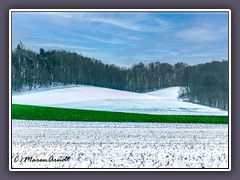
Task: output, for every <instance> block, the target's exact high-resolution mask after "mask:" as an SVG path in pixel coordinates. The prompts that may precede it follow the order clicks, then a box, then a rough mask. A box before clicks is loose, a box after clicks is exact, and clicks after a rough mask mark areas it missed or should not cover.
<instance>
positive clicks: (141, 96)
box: [12, 86, 228, 116]
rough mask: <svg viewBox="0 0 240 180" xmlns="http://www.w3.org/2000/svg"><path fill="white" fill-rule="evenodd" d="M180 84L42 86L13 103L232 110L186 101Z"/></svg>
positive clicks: (114, 108) (163, 111) (112, 108)
mask: <svg viewBox="0 0 240 180" xmlns="http://www.w3.org/2000/svg"><path fill="white" fill-rule="evenodd" d="M179 89H180V87H171V88H165V89H162V90H157V91H153V92H148V93H134V92H128V91H121V90H115V89H110V88H102V87H96V86H77V87H65V88H64V87H63V88H55V89H48V90H45V89H40V90H39V91H29V92H28V93H20V94H14V95H13V96H12V102H13V104H28V105H39V106H49V107H62V108H71V109H88V110H101V111H114V112H129V113H144V114H167V115H169V114H175V115H215V116H217V115H220V116H222V115H225V116H226V115H227V114H228V111H223V110H220V109H218V108H211V107H207V106H203V105H198V104H193V103H189V102H184V101H182V100H181V99H179V98H178V91H179Z"/></svg>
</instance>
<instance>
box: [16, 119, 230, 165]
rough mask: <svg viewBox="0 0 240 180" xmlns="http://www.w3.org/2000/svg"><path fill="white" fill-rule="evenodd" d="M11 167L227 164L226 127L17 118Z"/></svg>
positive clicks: (218, 125) (219, 125)
mask: <svg viewBox="0 0 240 180" xmlns="http://www.w3.org/2000/svg"><path fill="white" fill-rule="evenodd" d="M54 160H55V161H58V162H54ZM37 161H42V162H37ZM12 167H13V168H228V126H227V125H224V124H177V123H175V124H172V123H113V122H111V123H109V122H58V121H26V120H13V121H12Z"/></svg>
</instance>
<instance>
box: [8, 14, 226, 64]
mask: <svg viewBox="0 0 240 180" xmlns="http://www.w3.org/2000/svg"><path fill="white" fill-rule="evenodd" d="M19 41H22V42H23V43H24V44H25V46H26V47H27V48H29V49H32V50H34V51H37V52H38V51H39V48H44V49H64V50H67V51H73V52H77V53H81V54H82V55H83V56H88V57H91V58H95V59H99V60H101V61H102V62H104V63H109V64H116V65H119V66H125V67H129V66H131V65H133V64H136V63H138V62H143V63H149V62H153V61H160V62H167V63H170V64H174V63H176V62H185V63H187V64H191V65H192V64H199V63H204V62H209V61H212V60H213V59H214V60H220V61H221V60H223V59H225V60H227V59H228V14H227V12H13V13H12V47H13V48H15V47H16V46H17V44H18V43H19Z"/></svg>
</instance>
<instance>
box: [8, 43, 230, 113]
mask: <svg viewBox="0 0 240 180" xmlns="http://www.w3.org/2000/svg"><path fill="white" fill-rule="evenodd" d="M59 84H61V85H70V84H76V85H78V84H85V85H93V86H100V87H107V88H113V89H119V90H126V91H132V92H148V91H153V90H157V89H161V88H166V87H173V86H181V87H182V88H181V92H180V96H181V97H185V98H187V99H188V100H189V101H190V102H194V103H199V104H204V105H208V106H211V107H217V108H221V109H228V61H221V62H218V61H213V62H211V63H206V64H199V65H196V66H189V65H187V64H185V63H182V62H179V63H176V64H174V65H172V64H168V63H161V62H159V61H156V62H151V63H149V64H143V63H141V62H140V63H138V64H134V65H133V66H132V67H129V68H125V67H119V66H116V65H114V64H104V63H103V62H101V61H100V60H97V59H94V58H89V57H84V56H82V55H81V54H77V53H75V52H67V51H65V50H44V49H43V48H40V50H39V52H34V51H32V50H30V49H27V48H26V47H25V46H24V45H23V44H22V43H21V42H20V43H19V44H18V45H17V47H16V48H15V49H13V51H12V91H17V92H18V91H23V90H31V89H36V88H41V87H48V86H56V85H59Z"/></svg>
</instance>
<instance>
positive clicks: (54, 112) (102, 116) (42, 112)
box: [12, 104, 228, 124]
mask: <svg viewBox="0 0 240 180" xmlns="http://www.w3.org/2000/svg"><path fill="white" fill-rule="evenodd" d="M12 119H25V120H55V121H98V122H161V123H214V124H228V116H187V115H149V114H135V113H122V112H107V111H92V110H79V109H66V108H54V107H43V106H31V105H19V104H13V105H12Z"/></svg>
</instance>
